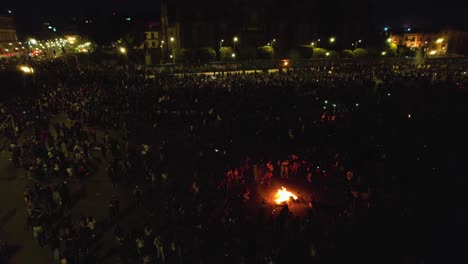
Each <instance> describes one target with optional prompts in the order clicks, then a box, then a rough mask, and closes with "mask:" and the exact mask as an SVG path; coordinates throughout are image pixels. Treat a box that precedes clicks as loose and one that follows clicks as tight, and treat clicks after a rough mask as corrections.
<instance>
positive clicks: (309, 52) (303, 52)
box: [297, 45, 314, 59]
mask: <svg viewBox="0 0 468 264" xmlns="http://www.w3.org/2000/svg"><path fill="white" fill-rule="evenodd" d="M297 51H298V52H299V56H300V58H301V59H310V58H312V56H313V55H314V49H313V48H312V47H311V46H309V45H303V46H300V47H298V48H297Z"/></svg>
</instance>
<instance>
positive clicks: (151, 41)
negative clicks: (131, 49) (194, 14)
mask: <svg viewBox="0 0 468 264" xmlns="http://www.w3.org/2000/svg"><path fill="white" fill-rule="evenodd" d="M167 34H168V40H167V46H166V47H169V49H175V48H179V47H180V30H179V24H177V23H176V24H174V25H170V26H169V27H168V29H167ZM165 43H166V41H164V40H163V38H162V32H161V29H160V28H149V29H148V30H147V31H145V32H144V42H143V45H142V46H141V47H140V48H147V49H158V48H160V47H161V45H163V46H164V45H166V44H165Z"/></svg>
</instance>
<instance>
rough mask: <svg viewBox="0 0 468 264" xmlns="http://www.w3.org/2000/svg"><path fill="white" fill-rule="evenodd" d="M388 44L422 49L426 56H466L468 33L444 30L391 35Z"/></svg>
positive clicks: (467, 52) (467, 53)
mask: <svg viewBox="0 0 468 264" xmlns="http://www.w3.org/2000/svg"><path fill="white" fill-rule="evenodd" d="M389 39H390V42H391V43H394V44H396V45H398V46H403V47H407V48H410V49H422V50H424V51H425V52H426V54H427V55H428V56H437V57H442V56H454V55H468V33H467V32H464V31H460V30H453V29H445V30H442V31H440V32H437V33H417V32H414V33H410V32H405V33H401V34H391V35H390V38H389Z"/></svg>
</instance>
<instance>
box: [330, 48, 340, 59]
mask: <svg viewBox="0 0 468 264" xmlns="http://www.w3.org/2000/svg"><path fill="white" fill-rule="evenodd" d="M339 57H340V53H338V52H337V51H334V50H330V51H329V52H328V56H327V58H339Z"/></svg>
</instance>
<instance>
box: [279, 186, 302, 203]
mask: <svg viewBox="0 0 468 264" xmlns="http://www.w3.org/2000/svg"><path fill="white" fill-rule="evenodd" d="M291 198H292V199H294V200H297V196H296V195H294V194H293V193H292V192H290V191H288V190H287V189H286V188H284V187H283V186H282V187H281V189H278V191H277V192H276V194H275V202H276V204H283V203H285V202H289V201H290V200H291Z"/></svg>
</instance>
